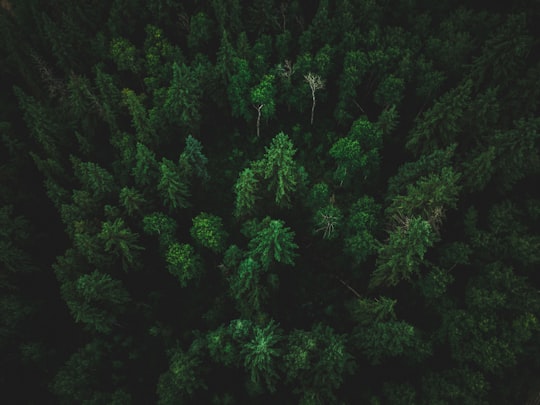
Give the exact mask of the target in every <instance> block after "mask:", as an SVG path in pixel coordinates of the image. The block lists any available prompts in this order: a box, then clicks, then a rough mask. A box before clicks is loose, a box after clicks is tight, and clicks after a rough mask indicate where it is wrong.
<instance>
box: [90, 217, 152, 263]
mask: <svg viewBox="0 0 540 405" xmlns="http://www.w3.org/2000/svg"><path fill="white" fill-rule="evenodd" d="M98 238H99V239H101V240H102V241H103V242H104V244H105V251H106V252H111V253H113V254H114V255H115V256H116V257H120V258H121V259H122V267H123V268H124V270H127V268H128V267H136V265H137V259H138V254H137V251H140V250H144V248H143V247H142V246H139V245H137V240H138V235H137V234H136V233H134V232H132V231H131V229H129V227H127V226H126V224H125V222H124V220H123V219H121V218H117V219H115V220H114V221H106V222H103V224H102V226H101V232H100V233H99V234H98Z"/></svg>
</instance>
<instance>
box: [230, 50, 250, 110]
mask: <svg viewBox="0 0 540 405" xmlns="http://www.w3.org/2000/svg"><path fill="white" fill-rule="evenodd" d="M232 64H233V69H232V70H233V74H232V76H231V79H230V82H229V86H228V88H227V94H228V96H229V102H230V105H231V107H232V114H233V116H234V117H242V118H243V119H245V120H246V121H247V120H249V119H250V117H251V107H250V105H249V101H250V99H251V97H250V96H251V94H250V91H251V90H250V88H251V85H252V78H251V72H250V70H249V64H248V62H247V61H246V60H245V59H241V58H237V57H235V58H233V62H232Z"/></svg>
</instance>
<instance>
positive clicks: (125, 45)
mask: <svg viewBox="0 0 540 405" xmlns="http://www.w3.org/2000/svg"><path fill="white" fill-rule="evenodd" d="M110 52H111V58H112V60H113V61H114V62H115V63H116V66H118V69H119V70H127V71H130V72H133V73H138V72H139V70H140V60H139V57H138V55H137V49H136V48H135V45H133V44H132V43H131V42H129V40H127V39H125V38H115V39H113V40H112V41H111V51H110Z"/></svg>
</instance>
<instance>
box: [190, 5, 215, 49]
mask: <svg viewBox="0 0 540 405" xmlns="http://www.w3.org/2000/svg"><path fill="white" fill-rule="evenodd" d="M212 23H213V22H212V20H210V18H208V16H207V15H206V14H205V13H203V12H199V13H197V14H195V15H194V16H193V17H191V19H190V21H189V36H188V46H189V48H191V49H202V50H204V47H205V46H207V45H208V41H209V40H210V39H211V37H212V34H213V32H212V31H213V30H212V28H213V27H212V25H213V24H212Z"/></svg>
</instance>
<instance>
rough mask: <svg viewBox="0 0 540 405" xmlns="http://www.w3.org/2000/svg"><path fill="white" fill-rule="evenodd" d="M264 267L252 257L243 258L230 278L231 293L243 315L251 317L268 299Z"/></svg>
mask: <svg viewBox="0 0 540 405" xmlns="http://www.w3.org/2000/svg"><path fill="white" fill-rule="evenodd" d="M263 272H264V269H263V268H262V267H261V265H260V264H259V263H257V262H256V261H255V260H253V259H252V258H251V257H248V258H247V259H245V260H243V261H242V262H241V263H240V264H239V265H238V268H237V269H236V270H235V271H233V272H232V275H231V276H230V278H229V283H230V294H231V296H232V297H233V298H234V299H235V301H236V303H237V305H236V306H237V308H238V310H239V311H240V313H241V314H242V315H243V316H246V317H250V316H252V315H254V314H256V313H259V312H260V311H261V310H262V306H263V304H264V303H265V302H266V300H267V299H268V295H269V294H268V289H267V287H266V286H265V285H264V284H263V282H262V279H261V278H262V276H263V274H262V273H263Z"/></svg>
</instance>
